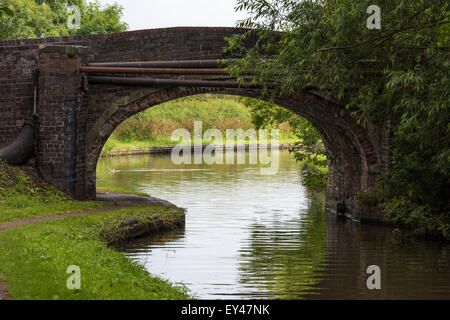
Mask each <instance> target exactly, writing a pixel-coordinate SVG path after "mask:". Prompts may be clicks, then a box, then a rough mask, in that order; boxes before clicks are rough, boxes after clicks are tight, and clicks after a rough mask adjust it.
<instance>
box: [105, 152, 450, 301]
mask: <svg viewBox="0 0 450 320" xmlns="http://www.w3.org/2000/svg"><path fill="white" fill-rule="evenodd" d="M247 163H248V162H247ZM108 168H114V169H115V170H117V171H116V172H115V174H108ZM98 182H99V184H100V185H103V186H112V187H120V188H127V189H129V190H131V191H137V192H146V193H148V194H151V195H152V196H156V197H160V198H162V199H165V200H168V201H171V202H173V203H175V204H177V205H178V206H180V207H184V208H187V209H188V210H187V216H186V228H185V230H181V231H177V232H174V233H168V234H162V235H155V236H152V237H149V238H144V239H140V240H138V241H136V242H134V243H132V244H130V246H129V247H128V248H127V249H126V255H127V256H128V257H130V258H131V259H135V260H137V261H139V262H140V263H141V264H143V265H145V267H146V268H147V269H148V270H149V271H150V272H151V273H153V274H157V275H159V276H162V277H163V278H167V279H169V280H171V281H173V282H183V283H184V284H186V285H187V286H188V287H189V288H190V289H191V290H192V292H193V293H194V294H195V295H196V296H197V297H199V298H204V299H221V298H227V299H228V298H231V299H247V298H274V299H317V298H319V299H335V298H337V299H378V298H438V299H439V298H441V299H442V298H447V299H449V298H450V272H449V270H448V266H449V265H450V256H449V246H448V245H443V244H439V243H437V242H430V241H428V242H425V241H418V242H408V241H401V240H399V239H397V238H396V237H394V236H392V231H391V230H390V229H388V228H384V227H381V226H367V225H360V224H358V223H354V222H352V221H350V220H340V219H338V218H337V217H336V216H334V215H332V214H327V213H325V212H324V198H323V196H321V195H319V194H317V193H313V192H309V191H308V190H307V189H306V188H304V187H303V186H302V185H301V175H300V171H299V164H298V163H296V162H295V160H294V159H292V158H291V157H290V155H289V154H288V153H287V152H283V153H281V155H280V171H279V173H278V174H277V175H273V176H264V175H261V173H260V166H259V165H213V166H209V165H183V166H176V165H174V164H173V163H172V162H171V161H170V156H133V157H117V158H108V159H102V160H101V161H100V162H99V165H98ZM370 265H379V266H380V267H381V270H382V290H380V291H370V290H368V289H367V287H366V280H367V277H368V275H367V274H366V269H367V267H368V266H370Z"/></svg>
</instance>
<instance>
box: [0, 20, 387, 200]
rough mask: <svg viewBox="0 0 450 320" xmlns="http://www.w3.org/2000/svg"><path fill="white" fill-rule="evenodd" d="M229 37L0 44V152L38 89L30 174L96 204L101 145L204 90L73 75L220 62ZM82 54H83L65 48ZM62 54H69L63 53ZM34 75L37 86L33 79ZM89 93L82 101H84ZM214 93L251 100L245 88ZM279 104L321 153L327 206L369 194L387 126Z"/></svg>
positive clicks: (314, 100) (316, 102)
mask: <svg viewBox="0 0 450 320" xmlns="http://www.w3.org/2000/svg"><path fill="white" fill-rule="evenodd" d="M236 32H241V31H240V30H237V29H234V28H169V29H155V30H143V31H133V32H125V33H117V34H109V35H94V36H75V37H66V38H50V39H35V40H18V41H3V42H0V90H1V91H0V93H1V95H0V114H1V118H0V147H1V146H3V145H5V144H7V143H8V142H10V141H11V140H12V139H14V138H15V137H16V135H17V133H18V130H19V129H20V127H21V125H22V124H23V122H24V121H25V120H27V119H31V118H32V111H33V91H34V87H35V86H36V85H39V93H40V94H39V108H38V111H39V119H40V127H39V137H38V138H39V139H38V140H39V143H38V145H37V160H38V166H39V168H40V169H41V171H42V172H43V174H44V175H45V176H46V177H47V179H48V180H49V181H52V183H54V184H55V185H56V186H57V187H58V188H60V189H61V190H63V191H65V192H67V193H68V194H70V195H72V196H74V197H77V198H80V199H86V198H89V197H90V198H93V197H95V169H96V164H97V160H98V155H99V153H100V151H101V148H102V146H103V144H104V143H105V142H106V140H107V139H108V137H109V136H110V134H111V133H112V132H113V130H114V129H115V128H116V127H117V126H118V125H119V124H120V123H121V122H122V121H124V120H126V119H127V118H129V117H130V116H132V115H134V114H136V113H138V112H140V111H143V110H145V109H146V108H149V107H152V106H154V105H157V104H159V103H161V102H164V101H168V100H171V99H176V98H180V97H184V96H189V95H193V94H197V93H203V92H219V91H218V89H211V88H209V89H208V88H183V87H178V88H136V87H123V86H112V85H100V84H96V85H92V84H91V85H89V86H85V85H84V82H83V75H80V74H79V73H78V71H77V70H78V67H79V66H80V65H82V64H84V63H86V62H87V61H89V62H110V61H143V60H189V59H220V58H223V57H224V55H223V48H224V47H225V46H226V41H225V38H226V37H229V36H230V35H232V34H234V33H236ZM44 44H45V45H65V46H69V45H77V46H85V47H86V48H87V52H86V53H84V52H82V50H81V51H79V50H78V49H76V48H72V47H64V46H62V47H48V46H47V48H41V50H40V49H39V46H40V45H44ZM70 50H75V52H71V51H70ZM38 66H39V70H40V72H39V81H38V82H37V81H35V79H34V70H35V69H36V68H37V67H38ZM85 89H87V92H85ZM220 92H222V93H230V94H239V95H246V96H253V97H259V92H258V91H257V90H256V91H255V90H249V89H238V90H221V91H220ZM278 103H279V104H280V105H282V106H284V107H286V108H288V109H290V110H292V111H294V112H296V113H298V114H299V115H301V116H303V117H305V118H307V119H308V120H310V121H311V122H312V123H313V124H314V125H315V126H316V127H317V128H318V130H319V131H320V133H321V135H322V137H323V139H324V142H325V145H326V147H327V150H328V153H329V166H330V176H329V186H328V194H327V204H328V205H329V206H331V207H335V206H336V204H337V203H339V202H343V201H345V202H346V203H347V204H348V205H349V206H350V207H353V206H354V201H353V196H354V194H356V193H358V192H360V191H364V190H367V189H370V188H371V187H372V186H373V185H374V182H375V179H376V176H377V175H378V174H379V173H382V172H385V171H386V170H387V167H388V163H389V162H388V153H389V148H388V140H387V139H385V137H384V131H385V126H383V125H374V124H371V125H370V126H369V127H368V129H365V128H362V127H360V126H359V125H358V124H356V123H355V121H354V120H353V118H352V117H351V115H350V114H349V112H348V111H347V110H345V108H344V107H343V106H338V105H335V104H332V103H330V102H327V101H325V100H323V99H321V98H319V97H316V96H314V95H313V94H296V95H293V96H289V97H281V98H280V99H279V101H278Z"/></svg>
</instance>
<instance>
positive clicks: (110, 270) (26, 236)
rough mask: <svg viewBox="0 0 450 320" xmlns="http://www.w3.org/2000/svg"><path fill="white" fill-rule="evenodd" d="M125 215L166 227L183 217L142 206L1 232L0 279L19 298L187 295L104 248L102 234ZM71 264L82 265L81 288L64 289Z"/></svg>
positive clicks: (115, 231)
mask: <svg viewBox="0 0 450 320" xmlns="http://www.w3.org/2000/svg"><path fill="white" fill-rule="evenodd" d="M127 218H134V219H136V220H137V221H138V222H145V223H148V222H151V223H152V224H153V225H155V229H164V228H166V229H167V228H168V227H170V226H171V225H174V224H177V223H178V222H179V221H183V220H184V210H183V209H179V208H176V207H167V206H162V205H153V206H142V207H134V208H128V209H122V210H118V211H114V212H105V213H102V214H98V215H86V216H79V217H72V218H66V219H62V220H55V221H51V222H45V223H37V224H32V225H26V226H22V227H19V228H15V229H11V230H7V231H4V232H1V233H0V261H1V262H2V263H0V278H1V279H2V280H3V281H6V283H7V284H8V290H9V292H10V293H11V295H12V297H13V298H14V299H18V300H22V299H23V300H30V299H31V300H107V299H108V300H114V299H118V300H137V299H139V300H141V299H142V300H145V299H146V300H159V299H163V300H171V299H188V298H189V296H188V292H187V289H186V288H185V287H184V286H182V285H173V284H171V283H170V282H168V281H164V280H161V279H159V278H157V277H152V276H151V275H150V274H149V273H148V272H147V271H146V270H145V268H144V267H143V266H142V265H140V264H138V263H137V262H133V261H132V260H130V259H128V258H126V257H125V256H124V255H123V254H122V253H120V252H118V251H116V250H114V249H113V248H109V247H108V246H107V243H106V240H105V238H108V239H110V238H111V237H112V236H114V235H116V236H117V235H120V232H119V225H120V224H121V222H122V221H124V220H126V219H127ZM24 261H26V263H24ZM71 265H76V266H79V267H80V269H81V289H80V290H69V289H67V287H66V282H67V279H68V277H69V274H67V273H66V270H67V268H68V266H71Z"/></svg>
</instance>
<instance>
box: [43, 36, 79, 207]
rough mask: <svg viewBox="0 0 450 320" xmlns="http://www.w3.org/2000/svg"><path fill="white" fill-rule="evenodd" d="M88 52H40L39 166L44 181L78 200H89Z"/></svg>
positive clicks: (59, 47)
mask: <svg viewBox="0 0 450 320" xmlns="http://www.w3.org/2000/svg"><path fill="white" fill-rule="evenodd" d="M86 58H87V48H86V47H81V46H64V45H43V46H40V48H39V58H38V63H39V104H38V108H37V112H38V119H39V121H38V130H37V132H38V137H37V141H38V142H37V154H36V156H37V157H36V160H37V161H36V163H37V167H38V170H39V171H40V172H41V174H42V175H43V177H44V178H45V179H46V180H47V181H48V182H50V183H51V184H53V185H54V186H55V187H57V188H58V189H60V190H61V191H63V192H65V193H66V194H68V195H70V196H71V197H73V198H75V199H80V200H83V199H86V198H87V196H88V195H87V194H86V122H87V121H86V120H87V110H86V108H85V107H83V103H84V93H83V89H82V88H83V78H82V75H81V73H80V72H79V69H80V67H81V66H82V65H84V64H85V63H86Z"/></svg>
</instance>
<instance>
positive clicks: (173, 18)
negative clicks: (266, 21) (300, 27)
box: [100, 0, 245, 30]
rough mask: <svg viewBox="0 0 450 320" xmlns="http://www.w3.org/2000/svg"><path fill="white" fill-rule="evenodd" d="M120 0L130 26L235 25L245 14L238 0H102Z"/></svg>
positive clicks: (107, 0) (110, 0) (103, 0)
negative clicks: (238, 4)
mask: <svg viewBox="0 0 450 320" xmlns="http://www.w3.org/2000/svg"><path fill="white" fill-rule="evenodd" d="M114 2H117V3H119V4H121V5H122V6H123V8H124V16H123V19H122V20H123V21H125V22H126V23H128V24H129V26H130V30H139V29H152V28H165V27H180V26H207V27H210V26H220V27H233V26H235V25H236V21H237V20H240V19H243V18H245V15H244V14H243V13H242V12H238V13H236V12H235V11H234V7H235V5H236V0H100V3H102V4H113V3H114Z"/></svg>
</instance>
